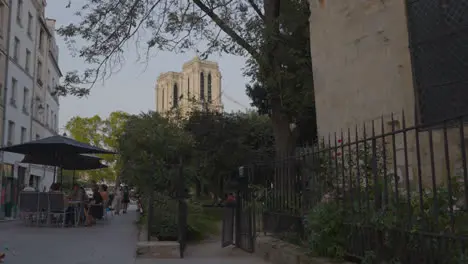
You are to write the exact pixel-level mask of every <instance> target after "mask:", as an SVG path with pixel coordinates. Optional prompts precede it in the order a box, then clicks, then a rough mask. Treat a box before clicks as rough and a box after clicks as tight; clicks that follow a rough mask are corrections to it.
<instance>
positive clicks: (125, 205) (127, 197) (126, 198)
mask: <svg viewBox="0 0 468 264" xmlns="http://www.w3.org/2000/svg"><path fill="white" fill-rule="evenodd" d="M122 196H123V197H122V205H123V213H124V214H126V213H127V208H128V204H129V203H130V192H129V191H128V186H125V187H124V189H123V195H122Z"/></svg>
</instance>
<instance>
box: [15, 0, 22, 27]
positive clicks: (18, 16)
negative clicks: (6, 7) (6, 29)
mask: <svg viewBox="0 0 468 264" xmlns="http://www.w3.org/2000/svg"><path fill="white" fill-rule="evenodd" d="M22 17H23V0H18V6H17V9H16V22H18V24H19V25H20V26H21V18H22Z"/></svg>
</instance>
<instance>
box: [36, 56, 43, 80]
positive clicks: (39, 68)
mask: <svg viewBox="0 0 468 264" xmlns="http://www.w3.org/2000/svg"><path fill="white" fill-rule="evenodd" d="M37 83H39V84H40V86H42V62H41V61H40V60H38V61H37Z"/></svg>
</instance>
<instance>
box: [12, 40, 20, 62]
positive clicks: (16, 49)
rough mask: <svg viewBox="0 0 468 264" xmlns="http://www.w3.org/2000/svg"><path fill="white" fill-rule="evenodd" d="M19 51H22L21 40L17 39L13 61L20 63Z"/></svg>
mask: <svg viewBox="0 0 468 264" xmlns="http://www.w3.org/2000/svg"><path fill="white" fill-rule="evenodd" d="M19 49H20V40H19V38H17V37H15V43H14V46H13V60H14V61H16V62H18V60H19Z"/></svg>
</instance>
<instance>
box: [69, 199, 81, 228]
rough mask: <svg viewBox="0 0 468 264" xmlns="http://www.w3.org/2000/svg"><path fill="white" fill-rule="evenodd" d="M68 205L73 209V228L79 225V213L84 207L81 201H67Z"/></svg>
mask: <svg viewBox="0 0 468 264" xmlns="http://www.w3.org/2000/svg"><path fill="white" fill-rule="evenodd" d="M68 205H69V206H71V207H73V210H74V216H75V226H78V225H79V224H80V219H81V212H82V208H83V205H84V202H83V201H68Z"/></svg>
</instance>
